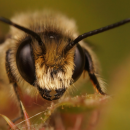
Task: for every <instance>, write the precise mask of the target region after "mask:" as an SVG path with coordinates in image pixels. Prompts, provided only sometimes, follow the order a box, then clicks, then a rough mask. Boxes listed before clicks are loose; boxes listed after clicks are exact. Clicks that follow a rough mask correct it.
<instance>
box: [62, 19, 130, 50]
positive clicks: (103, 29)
mask: <svg viewBox="0 0 130 130" xmlns="http://www.w3.org/2000/svg"><path fill="white" fill-rule="evenodd" d="M129 22H130V18H128V19H125V20H122V21H120V22H117V23H114V24H111V25H108V26H105V27H102V28H99V29H96V30H93V31H90V32H87V33H84V34H82V35H79V36H78V37H77V38H76V39H75V40H74V41H73V42H71V43H70V44H68V45H67V46H66V48H65V51H64V52H67V51H68V50H70V49H71V48H73V46H74V45H75V44H77V43H78V42H79V41H81V40H83V39H84V38H87V37H89V36H93V35H95V34H98V33H101V32H104V31H107V30H110V29H113V28H116V27H118V26H121V25H123V24H126V23H129Z"/></svg>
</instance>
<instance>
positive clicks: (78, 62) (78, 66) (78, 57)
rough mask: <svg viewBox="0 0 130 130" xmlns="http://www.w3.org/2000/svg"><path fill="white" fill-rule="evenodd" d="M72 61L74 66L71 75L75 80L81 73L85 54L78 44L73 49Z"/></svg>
mask: <svg viewBox="0 0 130 130" xmlns="http://www.w3.org/2000/svg"><path fill="white" fill-rule="evenodd" d="M74 63H75V68H74V73H73V75H72V78H73V80H74V82H75V81H76V80H77V79H78V78H79V77H80V75H81V74H82V72H83V70H84V66H85V54H84V51H83V49H82V48H81V46H80V45H79V44H77V47H76V50H75V56H74Z"/></svg>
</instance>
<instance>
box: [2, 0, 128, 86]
mask: <svg viewBox="0 0 130 130" xmlns="http://www.w3.org/2000/svg"><path fill="white" fill-rule="evenodd" d="M44 8H47V9H53V10H56V11H59V12H62V13H63V14H66V15H67V16H68V17H70V18H73V19H75V21H76V23H77V26H78V30H79V32H80V34H82V33H84V32H88V31H91V30H94V29H97V28H100V27H103V26H105V25H108V24H111V23H114V22H117V21H120V20H122V19H125V18H128V17H130V1H129V0H123V1H122V0H114V1H113V0H109V1H104V0H71V1H70V0H65V1H63V0H37V1H36V0H26V1H25V0H22V1H20V0H0V16H4V17H7V18H10V17H12V16H13V15H14V14H16V13H19V12H26V11H28V10H32V11H35V10H43V9H44ZM0 29H1V30H2V32H3V33H4V34H5V33H6V32H7V31H8V29H9V26H8V25H5V24H3V23H0ZM129 34H130V24H127V25H124V26H122V27H119V28H116V29H113V30H110V31H107V32H104V33H101V34H98V35H95V36H92V37H89V38H88V39H87V40H89V41H90V42H91V43H92V44H93V46H94V47H93V48H94V51H95V52H96V54H97V57H98V58H99V61H100V63H101V68H102V77H103V79H105V81H106V82H107V84H109V83H110V80H111V75H112V74H113V70H115V68H116V67H117V66H118V65H119V64H120V63H122V62H123V60H124V59H125V58H126V57H127V56H128V55H130V52H129V48H130V38H129V37H130V36H129ZM108 87H109V85H108Z"/></svg>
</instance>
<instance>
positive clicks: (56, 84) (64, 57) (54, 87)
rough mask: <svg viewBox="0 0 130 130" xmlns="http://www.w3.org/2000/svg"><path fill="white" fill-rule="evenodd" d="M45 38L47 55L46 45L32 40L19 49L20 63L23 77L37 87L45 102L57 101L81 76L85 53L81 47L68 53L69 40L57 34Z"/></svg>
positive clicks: (18, 57) (26, 40)
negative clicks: (65, 50) (66, 49)
mask: <svg viewBox="0 0 130 130" xmlns="http://www.w3.org/2000/svg"><path fill="white" fill-rule="evenodd" d="M41 37H42V41H43V44H44V45H45V48H46V53H44V48H43V46H40V45H39V44H38V42H37V41H36V40H33V39H31V37H28V38H26V39H24V41H22V43H21V44H20V46H19V48H18V51H17V55H16V57H17V58H16V63H17V66H18V70H19V72H20V74H21V76H22V77H23V78H24V79H25V80H26V81H27V82H29V83H30V84H32V85H34V86H35V87H37V89H38V91H39V93H40V94H41V96H42V97H43V98H44V99H47V100H56V99H59V98H60V97H61V96H62V95H63V93H64V92H65V91H66V89H67V88H68V87H69V86H70V85H71V84H72V83H73V82H74V81H75V80H77V79H78V78H79V76H80V75H81V73H82V71H83V69H84V64H85V62H84V55H83V54H84V53H83V50H82V49H81V47H80V46H79V45H78V47H74V48H72V49H71V50H69V51H68V52H67V53H66V54H64V49H65V47H66V45H68V43H69V41H70V39H68V38H63V37H62V36H59V35H58V36H57V35H55V34H53V35H52V34H51V35H49V34H48V35H42V36H41ZM82 59H83V60H82Z"/></svg>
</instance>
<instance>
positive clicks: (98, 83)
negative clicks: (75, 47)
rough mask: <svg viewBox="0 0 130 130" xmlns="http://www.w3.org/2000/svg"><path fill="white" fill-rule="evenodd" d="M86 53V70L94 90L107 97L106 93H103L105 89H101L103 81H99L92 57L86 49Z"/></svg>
mask: <svg viewBox="0 0 130 130" xmlns="http://www.w3.org/2000/svg"><path fill="white" fill-rule="evenodd" d="M84 51H85V70H86V71H88V74H89V77H90V80H91V82H92V84H93V86H94V88H95V89H96V90H97V92H98V93H100V94H101V95H106V93H105V92H103V88H102V87H101V79H99V77H98V75H97V72H96V70H95V67H94V63H93V61H92V57H91V55H90V54H89V52H88V51H87V50H86V49H85V50H84Z"/></svg>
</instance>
